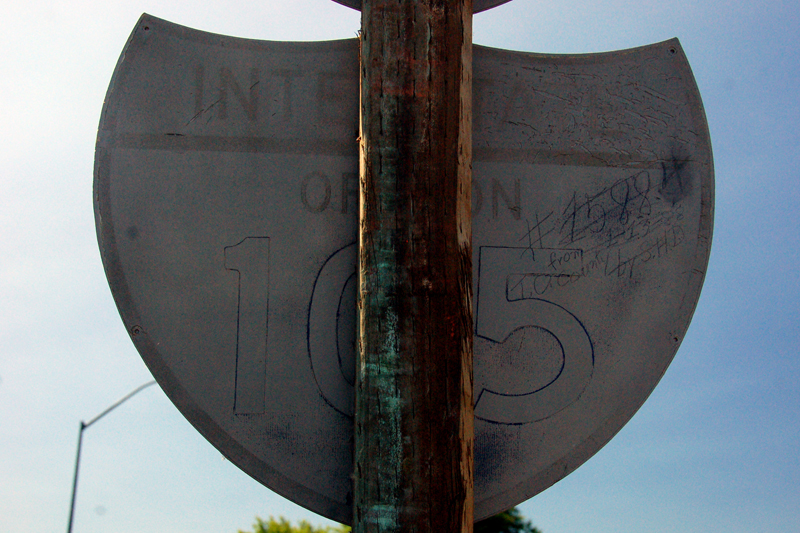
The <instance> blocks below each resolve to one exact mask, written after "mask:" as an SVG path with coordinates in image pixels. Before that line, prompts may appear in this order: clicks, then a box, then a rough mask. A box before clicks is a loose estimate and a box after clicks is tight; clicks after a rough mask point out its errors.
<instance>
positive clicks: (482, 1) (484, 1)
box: [333, 0, 511, 13]
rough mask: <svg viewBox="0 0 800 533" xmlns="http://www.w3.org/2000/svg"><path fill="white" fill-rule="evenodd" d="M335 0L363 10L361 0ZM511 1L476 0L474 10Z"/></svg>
mask: <svg viewBox="0 0 800 533" xmlns="http://www.w3.org/2000/svg"><path fill="white" fill-rule="evenodd" d="M333 1H334V2H336V3H337V4H342V5H343V6H347V7H350V8H353V9H355V10H358V11H361V0H333ZM510 1H511V0H474V2H473V3H472V12H473V13H480V12H481V11H486V10H487V9H491V8H493V7H496V6H499V5H501V4H505V3H507V2H510Z"/></svg>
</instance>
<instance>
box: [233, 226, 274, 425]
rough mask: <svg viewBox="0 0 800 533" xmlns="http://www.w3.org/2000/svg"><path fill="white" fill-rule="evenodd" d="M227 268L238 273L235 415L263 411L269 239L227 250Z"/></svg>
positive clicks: (252, 239) (244, 242) (250, 239)
mask: <svg viewBox="0 0 800 533" xmlns="http://www.w3.org/2000/svg"><path fill="white" fill-rule="evenodd" d="M225 268H226V269H227V270H233V271H236V272H238V273H239V296H238V298H239V315H238V317H237V320H236V322H237V324H238V331H237V332H236V385H235V392H234V400H233V412H234V413H235V414H258V413H263V412H264V404H265V396H266V379H267V376H266V368H267V334H268V330H267V325H268V316H269V237H247V238H245V239H243V240H242V241H241V242H240V243H239V244H236V245H235V246H227V247H226V248H225Z"/></svg>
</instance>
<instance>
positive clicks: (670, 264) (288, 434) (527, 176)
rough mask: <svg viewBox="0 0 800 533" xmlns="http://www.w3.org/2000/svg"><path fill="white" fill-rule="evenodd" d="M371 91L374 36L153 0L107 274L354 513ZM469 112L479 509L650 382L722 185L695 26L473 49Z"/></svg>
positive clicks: (113, 210) (249, 446) (270, 479)
mask: <svg viewBox="0 0 800 533" xmlns="http://www.w3.org/2000/svg"><path fill="white" fill-rule="evenodd" d="M479 5H480V4H479ZM486 5H487V6H488V5H489V4H488V3H487V4H486ZM358 105H359V104H358V43H357V41H356V40H344V41H332V42H315V43H291V42H268V41H255V40H248V39H238V38H232V37H226V36H222V35H214V34H210V33H204V32H200V31H196V30H192V29H189V28H185V27H181V26H177V25H175V24H171V23H169V22H165V21H162V20H159V19H156V18H153V17H151V16H148V15H144V16H142V18H141V20H140V21H139V23H138V24H137V26H136V28H135V29H134V31H133V34H132V35H131V37H130V39H129V41H128V43H127V45H126V46H125V50H124V51H123V54H122V57H121V59H120V61H119V63H118V65H117V67H116V70H115V72H114V76H113V78H112V81H111V85H110V87H109V90H108V95H107V98H106V102H105V106H104V108H103V113H102V118H101V121H100V128H99V134H98V141H97V153H96V166H95V185H94V195H95V216H96V222H97V231H98V239H99V243H100V250H101V254H102V258H103V263H104V266H105V270H106V274H107V277H108V280H109V283H110V285H111V290H112V293H113V295H114V298H115V300H116V303H117V306H118V308H119V311H120V314H121V316H122V320H123V322H124V323H125V325H126V328H127V329H128V331H129V332H130V334H131V339H132V341H133V343H134V344H135V345H136V347H137V349H138V350H139V352H140V353H141V355H142V357H143V358H144V360H145V362H146V363H147V365H148V367H149V368H150V370H151V371H152V373H153V375H154V376H155V377H156V379H157V380H158V382H159V383H160V385H161V387H162V388H163V389H164V391H165V392H166V393H167V395H168V396H169V397H170V399H171V400H172V401H173V402H174V403H175V405H176V406H177V407H178V409H180V411H181V412H182V413H183V414H184V416H186V418H187V419H188V420H189V421H190V422H191V423H192V424H193V425H194V426H195V427H196V428H197V429H198V430H199V431H200V432H201V433H202V434H203V435H204V436H205V437H206V438H207V439H208V440H209V441H210V442H211V443H213V444H214V446H216V447H217V448H218V449H219V450H220V451H221V452H222V453H223V454H224V455H225V456H226V457H228V458H229V459H230V460H231V461H233V462H234V463H235V464H237V465H238V466H239V467H240V468H242V469H243V470H244V471H245V472H247V473H248V474H249V475H251V476H252V477H254V478H255V479H257V480H258V481H260V482H261V483H263V484H264V485H266V486H268V487H270V488H271V489H273V490H274V491H276V492H278V493H279V494H282V495H284V496H285V497H287V498H289V499H290V500H293V501H295V502H297V503H298V504H300V505H303V506H305V507H307V508H308V509H310V510H312V511H315V512H317V513H319V514H321V515H323V516H326V517H329V518H331V519H333V520H338V521H340V522H345V523H350V522H351V518H352V517H351V514H352V509H351V506H352V480H351V471H352V464H353V459H352V446H353V441H352V439H353V420H352V416H353V380H354V353H355V348H354V339H355V328H356V318H355V292H356V257H357V249H356V244H355V243H356V236H357V221H358V214H357V211H358V152H357V143H356V138H357V131H358V123H357V120H358ZM473 123H474V137H473V143H474V161H473V168H474V181H473V219H474V220H473V225H474V227H473V234H474V237H473V265H474V266H473V272H474V280H473V283H474V295H475V298H474V301H475V312H474V315H475V402H476V403H475V419H476V420H475V433H476V436H475V516H476V518H482V517H486V516H489V515H492V514H494V513H497V512H499V511H502V510H504V509H507V508H509V507H512V506H513V505H516V504H517V503H519V502H521V501H523V500H525V499H527V498H529V497H531V496H533V495H535V494H537V493H538V492H540V491H542V490H544V489H545V488H547V487H548V486H550V485H552V484H553V483H555V482H556V481H558V480H559V479H561V478H562V477H564V476H565V475H567V474H568V473H569V472H571V471H572V470H574V469H575V468H577V467H578V466H579V465H580V464H581V463H583V462H584V461H586V460H587V459H588V458H589V457H591V456H592V455H593V454H594V453H595V452H597V451H598V450H599V449H600V448H601V447H602V446H603V445H604V444H605V443H607V442H608V441H609V440H610V439H611V438H612V436H613V435H614V434H615V433H616V432H617V431H619V429H620V428H621V427H622V426H623V425H624V424H625V423H626V422H627V421H628V420H629V419H630V418H631V417H632V416H633V414H634V412H635V411H636V410H637V409H638V408H639V407H640V406H641V405H642V403H643V402H644V401H645V399H646V398H647V396H648V395H649V394H650V392H651V391H652V390H653V388H654V387H655V385H656V383H657V382H658V380H659V379H660V378H661V376H662V375H663V373H664V371H665V370H666V368H667V365H669V363H670V361H671V360H672V358H673V356H674V354H675V352H676V350H677V349H678V345H679V344H680V341H681V339H682V338H683V336H684V334H685V332H686V329H687V327H688V325H689V321H690V319H691V315H692V313H693V311H694V308H695V305H696V302H697V299H698V296H699V293H700V288H701V285H702V283H703V278H704V274H705V270H706V265H707V262H708V255H709V247H710V242H711V231H712V213H713V192H714V191H713V168H712V160H711V147H710V144H709V137H708V128H707V125H706V121H705V117H704V113H703V108H702V104H701V101H700V96H699V94H698V91H697V87H696V85H695V82H694V79H693V76H692V73H691V71H690V69H689V65H688V63H687V61H686V58H685V56H684V54H683V51H682V50H681V47H680V44H679V43H678V41H677V40H672V41H668V42H665V43H659V44H655V45H651V46H646V47H642V48H637V49H633V50H624V51H620V52H611V53H603V54H593V55H541V54H528V53H519V52H509V51H504V50H495V49H490V48H483V47H478V46H476V47H475V49H474V118H473Z"/></svg>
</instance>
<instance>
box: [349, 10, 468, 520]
mask: <svg viewBox="0 0 800 533" xmlns="http://www.w3.org/2000/svg"><path fill="white" fill-rule="evenodd" d="M361 12H362V34H361V141H360V142H361V144H360V151H361V153H360V164H361V209H360V220H359V224H360V230H359V231H360V254H359V255H360V259H359V267H360V288H359V300H358V302H359V303H358V305H359V328H360V330H359V337H358V338H359V342H358V345H359V346H358V352H359V355H358V364H357V371H356V375H357V377H356V380H357V382H356V429H355V491H354V494H355V496H354V500H355V501H354V505H355V507H354V524H355V531H356V533H366V532H378V531H380V532H390V531H403V532H410V531H418V532H423V531H435V532H437V533H455V532H467V533H468V532H471V531H472V521H473V496H472V492H473V402H472V336H473V331H472V266H471V263H472V223H471V184H472V124H471V122H472V116H471V115H472V111H471V106H472V92H471V91H472V1H471V0H466V1H463V0H454V1H447V0H418V1H417V0H363V4H362V11H361Z"/></svg>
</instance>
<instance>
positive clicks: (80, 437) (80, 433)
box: [67, 381, 155, 533]
mask: <svg viewBox="0 0 800 533" xmlns="http://www.w3.org/2000/svg"><path fill="white" fill-rule="evenodd" d="M154 384H155V381H148V382H147V383H145V384H144V385H140V386H139V387H137V388H135V389H133V391H131V392H129V393H128V394H126V395H125V396H123V397H122V398H121V399H119V400H118V401H117V402H116V403H114V404H113V405H111V406H110V407H109V408H108V409H106V410H105V411H103V412H102V413H100V414H99V415H97V416H96V417H94V418H92V419H91V420H89V421H88V422H84V421H83V420H81V426H80V430H79V431H78V453H77V454H76V456H75V476H74V477H73V478H72V503H71V504H70V507H69V524H68V525H67V533H72V518H73V515H74V513H75V491H76V489H77V488H78V466H79V465H80V463H81V443H82V442H83V431H84V430H85V429H86V428H88V427H89V426H91V425H92V424H94V423H95V422H97V421H98V420H100V419H101V418H103V417H104V416H106V415H107V414H108V413H110V412H111V411H113V410H114V409H116V408H117V407H119V406H120V405H122V404H123V403H125V402H126V401H127V400H129V399H130V398H131V397H132V396H134V395H135V394H136V393H138V392H140V391H142V390H144V389H146V388H147V387H149V386H150V385H154Z"/></svg>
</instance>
